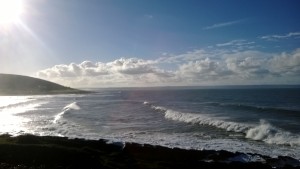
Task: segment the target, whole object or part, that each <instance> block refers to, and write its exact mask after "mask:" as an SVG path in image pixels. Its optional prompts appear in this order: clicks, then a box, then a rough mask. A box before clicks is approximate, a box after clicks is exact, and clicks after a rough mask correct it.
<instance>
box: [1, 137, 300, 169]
mask: <svg viewBox="0 0 300 169" xmlns="http://www.w3.org/2000/svg"><path fill="white" fill-rule="evenodd" d="M201 167H202V168H300V161H299V160H296V159H294V158H291V157H287V156H279V157H277V158H271V157H268V156H263V155H259V154H246V153H242V152H236V153H233V152H228V151H224V150H221V151H216V150H186V149H179V148H167V147H163V146H154V145H149V144H138V143H120V142H114V143H111V142H109V141H108V140H104V139H100V140H85V139H78V138H75V139H69V138H66V137H55V136H34V135H20V136H16V137H11V136H10V135H8V134H7V135H0V169H1V168H17V169H27V168H111V169H114V168H201Z"/></svg>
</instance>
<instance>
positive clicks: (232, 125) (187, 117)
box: [144, 102, 300, 146]
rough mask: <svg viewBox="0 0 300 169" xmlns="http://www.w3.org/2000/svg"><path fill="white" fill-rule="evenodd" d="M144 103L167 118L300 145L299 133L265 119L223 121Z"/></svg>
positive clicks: (256, 138)
mask: <svg viewBox="0 0 300 169" xmlns="http://www.w3.org/2000/svg"><path fill="white" fill-rule="evenodd" d="M144 105H148V106H150V108H151V109H153V110H155V111H157V112H160V113H164V115H165V118H166V119H169V120H174V121H179V122H184V123H190V124H196V125H206V126H213V127H216V128H219V129H224V130H226V131H230V132H237V133H243V134H245V138H247V139H252V140H257V141H264V142H266V143H269V144H278V145H288V146H300V136H299V135H295V134H292V133H290V132H288V131H283V130H281V129H279V128H276V127H275V126H273V125H271V124H270V123H268V122H267V121H265V120H260V122H259V124H256V125H254V124H253V125H251V124H245V123H238V122H230V121H224V120H220V119H216V118H213V117H209V116H207V115H203V114H195V113H184V112H179V111H175V110H172V109H167V108H165V107H161V106H154V105H152V104H151V103H149V102H144Z"/></svg>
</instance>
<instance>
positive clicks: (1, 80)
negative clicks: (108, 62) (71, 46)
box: [0, 74, 85, 95]
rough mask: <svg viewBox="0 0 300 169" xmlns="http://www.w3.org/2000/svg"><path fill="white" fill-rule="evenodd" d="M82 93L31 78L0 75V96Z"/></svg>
mask: <svg viewBox="0 0 300 169" xmlns="http://www.w3.org/2000/svg"><path fill="white" fill-rule="evenodd" d="M84 92H85V91H82V90H77V89H72V88H70V87H65V86H62V85H59V84H56V83H53V82H49V81H46V80H42V79H37V78H33V77H28V76H21V75H12V74H0V95H38V94H68V93H70V94H76V93H84Z"/></svg>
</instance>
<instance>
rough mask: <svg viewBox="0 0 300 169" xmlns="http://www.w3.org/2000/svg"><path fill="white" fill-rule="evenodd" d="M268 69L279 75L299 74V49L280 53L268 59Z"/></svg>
mask: <svg viewBox="0 0 300 169" xmlns="http://www.w3.org/2000/svg"><path fill="white" fill-rule="evenodd" d="M269 64H270V71H271V72H273V73H275V74H278V75H281V76H288V75H297V76H299V75H300V49H297V50H296V51H294V52H292V53H282V54H280V55H277V56H275V57H273V58H272V59H270V61H269Z"/></svg>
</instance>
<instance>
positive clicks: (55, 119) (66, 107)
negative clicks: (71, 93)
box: [53, 102, 80, 123]
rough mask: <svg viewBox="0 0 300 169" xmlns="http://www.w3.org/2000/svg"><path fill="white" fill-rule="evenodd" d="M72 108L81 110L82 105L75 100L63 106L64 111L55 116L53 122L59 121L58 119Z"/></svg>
mask: <svg viewBox="0 0 300 169" xmlns="http://www.w3.org/2000/svg"><path fill="white" fill-rule="evenodd" d="M70 110H80V107H79V106H78V105H77V103H76V102H73V103H71V104H69V105H67V106H65V107H64V108H63V111H62V112H60V113H58V114H57V115H56V116H55V117H54V120H53V123H57V121H58V120H59V119H61V118H62V117H63V115H64V114H65V113H66V112H67V111H70Z"/></svg>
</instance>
